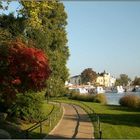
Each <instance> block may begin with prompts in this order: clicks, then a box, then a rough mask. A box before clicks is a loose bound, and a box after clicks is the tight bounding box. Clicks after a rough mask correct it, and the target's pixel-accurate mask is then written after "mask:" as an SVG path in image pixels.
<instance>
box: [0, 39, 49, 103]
mask: <svg viewBox="0 0 140 140" xmlns="http://www.w3.org/2000/svg"><path fill="white" fill-rule="evenodd" d="M29 47H30V48H29ZM29 47H28V46H27V45H26V44H25V43H23V42H22V41H21V40H16V41H11V42H10V43H9V44H8V45H7V46H6V48H4V47H0V98H1V99H4V100H7V101H8V100H13V99H14V98H15V95H16V93H18V92H22V93H24V92H26V91H28V90H33V91H39V90H41V89H43V88H44V87H45V82H46V79H47V78H48V77H49V75H50V69H49V64H48V59H47V57H46V56H45V54H44V53H43V52H42V51H41V50H39V49H36V48H33V47H32V46H29ZM9 102H10V101H9ZM7 103H8V102H7Z"/></svg>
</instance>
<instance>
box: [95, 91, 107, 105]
mask: <svg viewBox="0 0 140 140" xmlns="http://www.w3.org/2000/svg"><path fill="white" fill-rule="evenodd" d="M94 102H97V103H102V104H106V103H107V98H106V95H105V94H102V93H100V94H96V95H95V97H94Z"/></svg>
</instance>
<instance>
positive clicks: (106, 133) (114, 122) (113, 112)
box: [60, 99, 140, 139]
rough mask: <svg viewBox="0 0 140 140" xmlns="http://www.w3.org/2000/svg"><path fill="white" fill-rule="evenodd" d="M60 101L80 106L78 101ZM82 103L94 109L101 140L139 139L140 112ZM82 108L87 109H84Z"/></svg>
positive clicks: (119, 107) (118, 107) (125, 108)
mask: <svg viewBox="0 0 140 140" xmlns="http://www.w3.org/2000/svg"><path fill="white" fill-rule="evenodd" d="M60 101H62V102H69V103H76V104H79V105H80V102H79V101H74V100H66V99H65V100H64V99H61V100H60ZM82 103H84V104H86V105H87V106H89V107H91V108H92V109H94V111H95V112H96V113H97V114H98V115H99V117H100V121H101V128H102V138H107V139H113V138H115V139H119V138H121V139H125V138H127V139H138V138H140V110H138V109H131V108H127V107H121V106H111V105H101V104H99V103H92V102H82ZM81 106H83V104H81ZM84 108H85V109H87V108H86V107H84ZM87 111H88V110H87Z"/></svg>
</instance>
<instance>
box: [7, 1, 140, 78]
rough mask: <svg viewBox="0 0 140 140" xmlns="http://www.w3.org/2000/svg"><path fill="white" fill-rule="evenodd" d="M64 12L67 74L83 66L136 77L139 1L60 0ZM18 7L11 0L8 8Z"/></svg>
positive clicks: (138, 71) (139, 57) (138, 72)
mask: <svg viewBox="0 0 140 140" xmlns="http://www.w3.org/2000/svg"><path fill="white" fill-rule="evenodd" d="M62 2H63V3H64V6H65V11H66V13H67V15H68V19H67V22H68V25H67V27H66V30H67V38H68V44H67V45H68V47H69V50H70V57H69V60H68V64H67V66H68V68H69V72H70V75H71V76H74V75H79V74H81V72H82V71H83V70H84V69H86V68H92V69H93V70H94V71H96V72H102V71H104V70H105V71H106V72H109V73H111V75H112V76H115V77H118V76H119V75H120V74H122V73H125V74H128V75H129V77H130V78H132V79H133V78H134V77H135V76H140V2H139V1H123V2H119V1H114V2H113V1H100V2H97V1H87V2H86V1H62ZM15 7H19V6H18V4H17V3H15V2H13V3H12V4H11V5H10V9H9V11H14V10H15Z"/></svg>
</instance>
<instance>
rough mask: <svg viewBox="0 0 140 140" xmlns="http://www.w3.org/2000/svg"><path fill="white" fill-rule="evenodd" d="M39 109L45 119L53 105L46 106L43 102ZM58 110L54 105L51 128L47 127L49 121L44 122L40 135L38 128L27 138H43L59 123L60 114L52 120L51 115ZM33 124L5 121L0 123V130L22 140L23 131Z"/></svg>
mask: <svg viewBox="0 0 140 140" xmlns="http://www.w3.org/2000/svg"><path fill="white" fill-rule="evenodd" d="M41 109H42V111H43V113H44V116H46V118H47V116H48V114H50V112H51V111H52V109H53V104H48V103H47V102H46V101H44V102H43V105H42V108H41ZM58 110H59V106H57V105H55V106H54V111H53V112H52V119H53V121H52V123H51V127H49V121H45V122H43V123H42V134H40V128H39V127H38V128H36V129H35V130H33V131H32V132H29V138H33V139H41V138H44V137H45V136H46V135H47V134H48V133H49V131H50V130H51V129H52V128H53V127H54V126H55V125H56V124H57V122H58V121H59V119H60V117H61V115H62V112H61V113H60V114H59V115H58V117H57V118H54V116H53V113H54V112H56V111H58ZM34 124H35V123H29V122H26V121H21V120H13V122H12V121H10V122H9V121H5V122H0V129H3V130H6V131H7V132H8V133H9V134H10V136H11V138H14V139H22V138H26V137H25V135H26V133H25V130H26V129H28V128H30V127H31V126H33V125H34Z"/></svg>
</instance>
